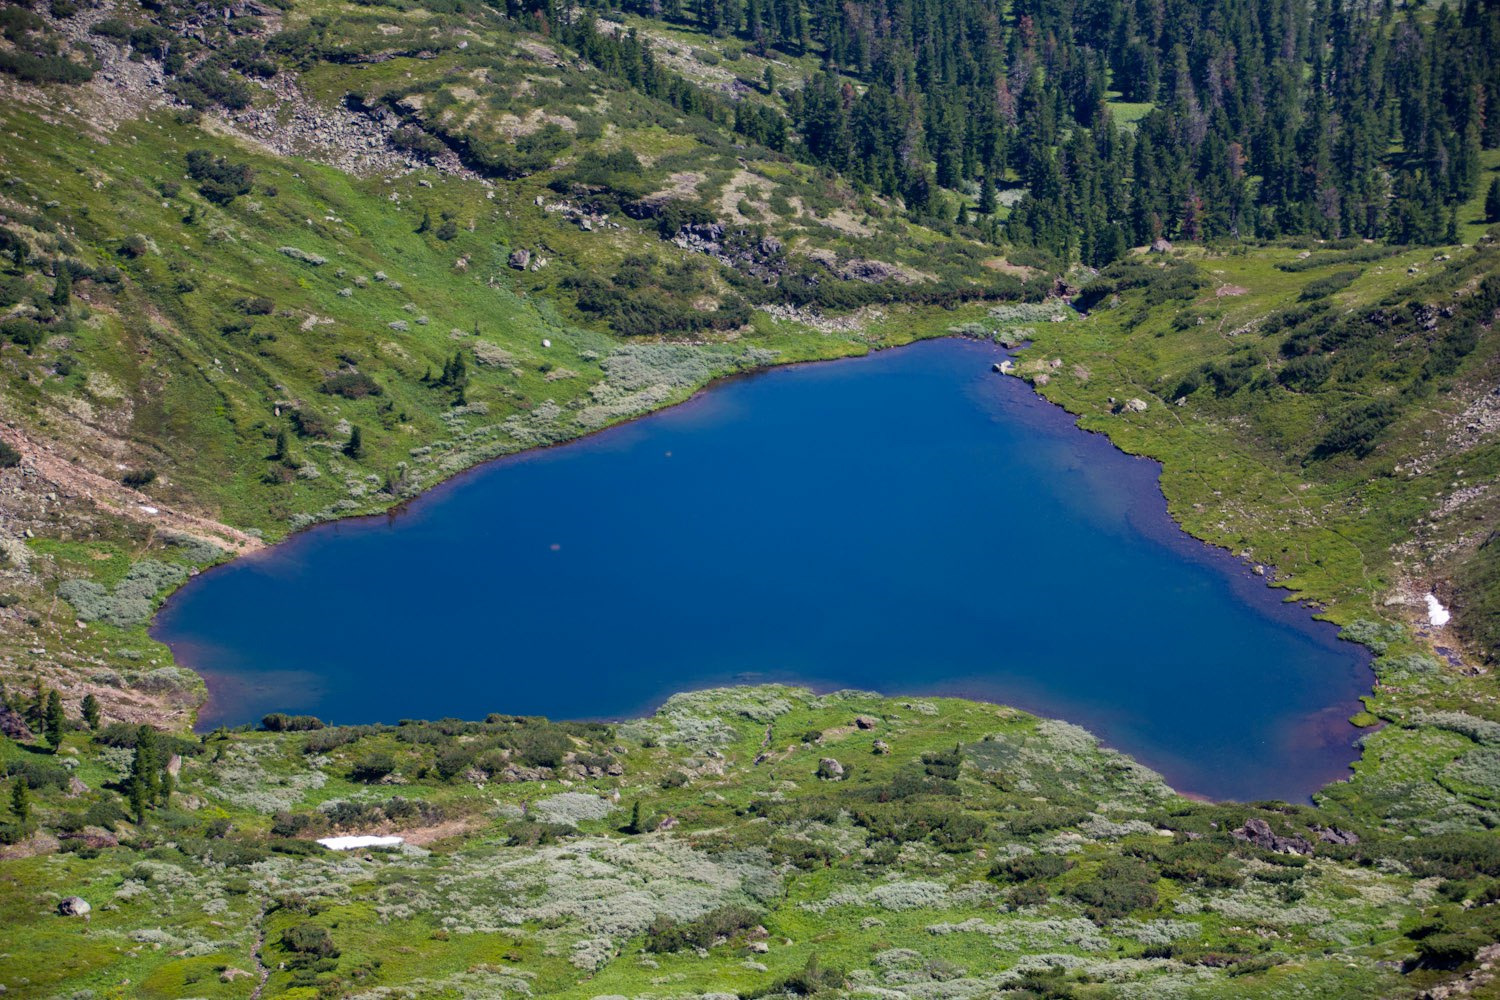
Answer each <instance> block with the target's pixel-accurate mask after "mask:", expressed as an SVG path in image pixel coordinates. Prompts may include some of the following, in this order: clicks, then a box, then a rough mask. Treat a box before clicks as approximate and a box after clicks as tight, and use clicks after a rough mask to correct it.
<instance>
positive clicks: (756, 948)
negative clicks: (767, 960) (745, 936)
mask: <svg viewBox="0 0 1500 1000" xmlns="http://www.w3.org/2000/svg"><path fill="white" fill-rule="evenodd" d="M750 950H751V951H753V952H755V953H756V954H757V955H764V954H765V953H766V952H768V951H770V950H771V946H770V945H769V944H767V943H766V942H764V941H751V942H750Z"/></svg>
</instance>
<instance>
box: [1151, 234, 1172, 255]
mask: <svg viewBox="0 0 1500 1000" xmlns="http://www.w3.org/2000/svg"><path fill="white" fill-rule="evenodd" d="M1171 251H1172V244H1171V242H1170V241H1168V240H1165V239H1163V238H1161V237H1159V236H1158V237H1157V238H1156V239H1154V240H1152V241H1151V252H1152V253H1171Z"/></svg>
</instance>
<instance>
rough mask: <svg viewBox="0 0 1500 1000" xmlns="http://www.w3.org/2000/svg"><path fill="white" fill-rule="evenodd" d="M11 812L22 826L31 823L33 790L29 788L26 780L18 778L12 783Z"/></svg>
mask: <svg viewBox="0 0 1500 1000" xmlns="http://www.w3.org/2000/svg"><path fill="white" fill-rule="evenodd" d="M10 811H11V814H12V815H13V816H15V817H16V822H17V823H20V824H21V825H22V826H25V825H26V824H27V823H29V822H30V821H31V789H30V788H29V787H27V784H26V779H25V778H17V779H16V780H15V781H13V782H11V785H10Z"/></svg>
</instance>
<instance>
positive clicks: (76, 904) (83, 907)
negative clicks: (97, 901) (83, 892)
mask: <svg viewBox="0 0 1500 1000" xmlns="http://www.w3.org/2000/svg"><path fill="white" fill-rule="evenodd" d="M92 909H93V907H92V906H90V905H89V904H88V900H86V899H84V898H83V897H82V896H69V897H68V898H67V899H64V900H63V901H62V902H60V903H58V904H57V915H58V916H60V917H87V916H88V915H89V911H90V910H92Z"/></svg>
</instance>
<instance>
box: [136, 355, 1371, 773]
mask: <svg viewBox="0 0 1500 1000" xmlns="http://www.w3.org/2000/svg"><path fill="white" fill-rule="evenodd" d="M1000 356H1002V355H1001V352H1000V350H999V349H998V348H995V347H991V346H988V345H981V344H976V343H972V342H967V341H959V340H940V341H930V342H926V343H921V344H916V345H913V346H911V347H906V348H901V349H899V350H892V351H887V352H884V353H880V354H876V355H872V356H870V357H868V358H862V359H857V360H850V361H841V362H833V363H827V364H818V365H805V366H800V367H792V368H786V369H781V370H776V371H771V372H768V373H765V374H760V375H756V376H753V377H749V378H743V379H738V380H734V381H731V382H728V383H725V384H723V385H720V386H718V387H716V388H714V389H712V390H711V391H709V392H707V393H705V394H704V395H702V396H700V397H698V398H697V399H695V400H694V401H692V402H691V403H688V404H686V405H684V406H680V407H677V408H676V409H673V410H669V411H666V412H663V413H659V414H656V415H654V416H651V417H649V418H646V419H643V420H639V421H637V422H635V423H632V424H629V425H626V426H622V427H618V428H615V429H613V430H610V431H607V432H604V433H602V434H598V435H595V436H594V437H591V438H588V439H586V440H584V441H580V442H578V443H575V444H571V445H568V446H566V447H561V448H555V449H551V450H547V451H541V452H536V453H531V454H526V455H521V456H516V457H513V458H508V459H504V460H501V461H498V462H494V463H491V464H490V465H487V466H485V467H483V468H481V469H478V470H475V471H473V472H471V473H469V474H467V475H465V476H462V477H460V478H459V479H457V480H455V481H453V482H451V483H448V484H446V485H444V486H442V487H440V488H438V489H436V490H434V491H433V492H431V493H429V494H427V495H425V496H423V497H422V498H420V499H418V500H417V501H415V502H414V503H412V504H410V505H409V506H408V507H406V508H405V509H403V510H401V511H400V512H399V513H397V514H395V515H393V516H390V517H380V518H367V519H362V520H353V521H344V522H340V523H336V524H330V525H326V526H322V527H318V528H315V529H313V530H311V531H307V532H304V533H302V534H300V535H297V536H295V537H293V538H292V539H290V540H289V541H287V542H286V543H284V544H282V545H278V546H276V547H275V548H273V549H270V550H268V551H266V552H263V553H260V554H257V555H256V556H253V557H250V558H246V559H241V560H238V561H236V562H234V563H232V564H230V565H228V566H225V567H223V568H220V569H216V570H214V571H212V572H210V573H206V574H204V575H202V576H200V577H199V578H197V579H196V580H194V581H193V582H191V583H190V584H189V585H188V586H187V587H185V588H184V589H183V590H182V591H181V592H180V593H179V594H177V595H176V596H175V597H174V598H172V600H171V601H170V602H169V603H168V604H167V606H166V609H165V610H164V611H163V612H162V614H161V616H160V618H159V620H158V622H157V625H156V634H157V636H158V637H159V638H162V639H164V640H166V641H167V642H168V643H169V644H171V646H172V647H173V649H174V650H175V651H176V653H177V655H178V657H179V658H180V659H181V661H182V662H184V663H186V664H187V665H189V666H192V667H193V668H195V669H197V670H200V671H202V672H203V673H204V674H205V675H206V677H207V678H208V683H209V689H210V691H211V692H212V701H211V703H210V705H209V707H208V709H207V711H206V712H205V715H204V721H205V722H206V723H208V724H213V723H217V722H229V723H238V722H247V721H253V720H258V719H259V718H260V716H261V715H262V714H263V713H265V712H268V711H288V712H307V713H313V714H316V715H319V716H322V717H323V718H325V719H329V720H333V721H339V722H369V721H395V720H397V719H399V718H436V717H440V716H460V717H464V718H476V717H482V716H484V715H485V714H486V713H488V712H492V711H498V712H506V713H517V714H542V715H548V716H552V717H554V718H620V717H627V716H631V715H635V714H638V713H642V712H646V711H648V710H650V709H651V708H652V707H654V706H655V705H656V704H658V703H660V702H661V701H662V700H663V699H665V698H666V697H667V696H668V695H670V694H671V693H673V692H675V691H681V690H685V689H690V688H695V687H705V686H710V685H720V684H730V683H741V682H760V681H771V680H777V681H795V682H800V683H805V684H810V685H813V686H816V687H819V688H834V687H857V688H864V689H872V690H877V691H882V692H885V693H888V694H955V695H966V696H972V697H978V698H985V699H990V700H994V701H999V702H1005V703H1007V704H1013V705H1016V706H1019V707H1022V708H1025V709H1028V710H1031V711H1035V712H1039V713H1042V714H1046V715H1051V716H1056V717H1060V718H1063V719H1067V720H1069V721H1072V722H1076V723H1078V724H1080V725H1084V726H1087V727H1089V728H1090V729H1092V730H1094V731H1095V732H1096V733H1098V734H1099V735H1100V736H1101V737H1102V738H1103V739H1104V740H1105V741H1106V742H1107V743H1109V744H1110V745H1112V746H1115V747H1117V748H1119V749H1121V750H1124V751H1126V752H1128V753H1131V754H1133V755H1134V756H1136V757H1137V758H1138V759H1140V760H1142V761H1143V762H1145V763H1146V764H1148V765H1150V766H1152V767H1154V768H1156V769H1158V770H1160V771H1162V772H1163V773H1164V774H1165V775H1166V776H1167V777H1168V779H1169V780H1170V781H1171V782H1172V783H1173V784H1174V786H1176V787H1177V788H1179V789H1182V790H1184V791H1188V792H1193V793H1199V794H1204V795H1209V796H1214V797H1222V798H1236V799H1252V798H1263V797H1281V798H1287V799H1294V800H1295V799H1303V798H1305V797H1306V796H1307V795H1308V794H1309V793H1310V792H1311V791H1312V790H1314V789H1316V788H1317V787H1318V786H1320V785H1322V784H1324V783H1325V782H1327V781H1329V780H1333V779H1336V778H1339V777H1341V776H1343V775H1344V774H1345V772H1346V768H1347V765H1348V763H1349V762H1350V761H1351V760H1353V759H1354V757H1355V756H1356V754H1355V752H1354V750H1353V749H1352V745H1353V740H1354V737H1355V735H1356V734H1355V731H1354V730H1353V729H1352V728H1351V727H1350V726H1349V725H1348V723H1347V722H1346V721H1345V719H1346V718H1347V717H1348V716H1349V715H1350V714H1351V713H1353V712H1355V711H1357V710H1359V708H1360V705H1359V704H1358V702H1357V700H1356V699H1357V698H1358V696H1359V695H1360V694H1362V693H1364V692H1365V691H1367V690H1368V688H1369V684H1370V674H1369V671H1368V667H1367V666H1366V659H1365V657H1364V656H1363V655H1362V653H1361V650H1360V648H1359V647H1356V646H1353V645H1350V644H1348V643H1342V642H1340V641H1338V640H1337V639H1336V638H1335V635H1334V632H1335V630H1334V629H1333V628H1332V627H1331V626H1328V625H1325V624H1320V623H1317V622H1314V621H1313V620H1312V619H1311V617H1310V614H1309V612H1308V611H1306V610H1305V609H1303V608H1301V607H1298V606H1296V605H1288V604H1285V603H1283V602H1282V600H1281V594H1280V593H1279V592H1277V591H1273V590H1271V589H1269V588H1267V587H1266V586H1264V584H1263V582H1262V581H1260V580H1259V579H1257V578H1256V577H1254V576H1252V575H1251V574H1250V573H1249V572H1248V570H1247V569H1246V568H1245V567H1244V566H1243V565H1241V564H1240V563H1239V562H1237V561H1236V560H1234V559H1233V558H1232V557H1230V556H1229V555H1227V554H1226V553H1223V552H1220V551H1218V550H1213V549H1210V548H1208V547H1206V546H1204V545H1201V544H1199V543H1198V542H1195V541H1193V540H1192V539H1190V538H1188V537H1187V536H1185V535H1183V534H1182V533H1181V532H1180V531H1179V530H1178V529H1177V528H1176V526H1175V525H1174V524H1173V523H1172V522H1171V520H1170V519H1169V518H1168V516H1167V513H1166V504H1165V502H1164V500H1163V499H1162V496H1161V493H1160V490H1159V488H1158V486H1157V475H1158V466H1157V465H1156V464H1155V463H1153V462H1149V461H1145V460H1142V459H1136V458H1131V457H1128V456H1126V455H1124V454H1122V453H1120V452H1119V451H1117V450H1116V449H1115V448H1113V447H1112V446H1111V445H1110V444H1109V443H1108V442H1107V441H1106V440H1105V439H1104V438H1103V437H1100V436H1098V435H1091V434H1087V433H1084V432H1082V431H1079V430H1078V429H1076V428H1075V427H1074V426H1073V421H1072V418H1070V417H1069V416H1068V415H1067V414H1065V413H1064V412H1063V411H1061V410H1059V409H1057V408H1056V407H1053V406H1051V405H1050V404H1048V403H1046V402H1044V401H1042V400H1040V399H1038V398H1037V397H1036V396H1035V395H1033V393H1032V392H1031V391H1030V389H1029V388H1028V387H1027V386H1025V385H1024V384H1022V383H1021V382H1020V381H1018V380H1015V379H1010V378H1005V377H1002V376H999V375H993V374H991V373H990V371H989V369H990V365H991V364H992V363H993V361H995V360H996V359H997V358H999V357H1000Z"/></svg>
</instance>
